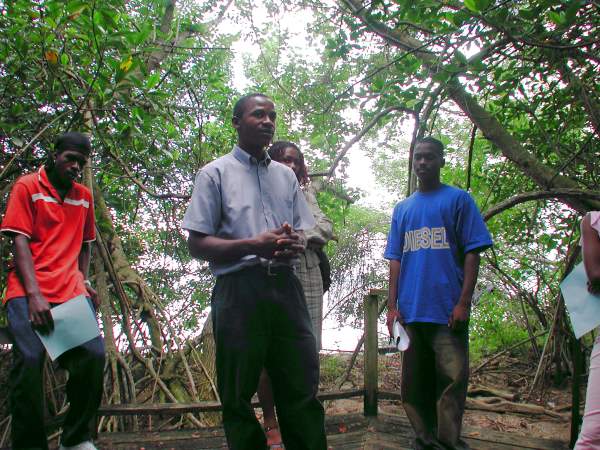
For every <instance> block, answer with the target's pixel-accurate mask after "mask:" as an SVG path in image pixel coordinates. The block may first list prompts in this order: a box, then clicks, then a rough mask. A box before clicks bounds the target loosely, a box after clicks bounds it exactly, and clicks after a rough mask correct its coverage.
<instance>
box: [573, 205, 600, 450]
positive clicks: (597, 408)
mask: <svg viewBox="0 0 600 450" xmlns="http://www.w3.org/2000/svg"><path fill="white" fill-rule="evenodd" d="M581 246H582V249H583V264H584V266H585V271H586V273H587V277H588V291H590V293H592V294H600V211H592V212H589V213H588V214H587V215H586V216H585V217H584V219H583V222H582V223H581ZM592 449H594V450H598V449H600V334H599V335H597V336H596V341H595V342H594V347H593V349H592V355H591V357H590V374H589V377H588V385H587V394H586V397H585V412H584V415H583V425H582V426H581V432H580V433H579V439H577V443H576V444H575V450H592Z"/></svg>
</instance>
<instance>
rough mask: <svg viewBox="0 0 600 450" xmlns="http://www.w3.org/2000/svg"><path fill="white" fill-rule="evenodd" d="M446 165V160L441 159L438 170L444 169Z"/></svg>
mask: <svg viewBox="0 0 600 450" xmlns="http://www.w3.org/2000/svg"><path fill="white" fill-rule="evenodd" d="M445 165H446V159H445V158H442V164H440V168H441V167H444V166H445Z"/></svg>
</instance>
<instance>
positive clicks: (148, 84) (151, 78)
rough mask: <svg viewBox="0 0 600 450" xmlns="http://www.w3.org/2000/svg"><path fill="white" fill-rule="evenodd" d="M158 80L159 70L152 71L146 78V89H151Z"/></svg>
mask: <svg viewBox="0 0 600 450" xmlns="http://www.w3.org/2000/svg"><path fill="white" fill-rule="evenodd" d="M159 81H160V72H154V73H153V74H152V75H150V76H149V77H148V79H147V80H146V87H147V88H148V89H152V88H153V87H155V86H156V85H157V84H158V82H159Z"/></svg>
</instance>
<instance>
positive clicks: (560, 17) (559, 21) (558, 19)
mask: <svg viewBox="0 0 600 450" xmlns="http://www.w3.org/2000/svg"><path fill="white" fill-rule="evenodd" d="M548 17H549V18H550V20H551V21H552V22H554V23H555V24H556V25H558V26H563V25H564V23H565V14H564V13H562V12H561V13H557V12H556V11H548Z"/></svg>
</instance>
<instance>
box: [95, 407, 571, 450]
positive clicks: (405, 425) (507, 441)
mask: <svg viewBox="0 0 600 450" xmlns="http://www.w3.org/2000/svg"><path fill="white" fill-rule="evenodd" d="M325 426H326V430H327V435H328V438H327V439H328V443H329V446H330V447H331V448H332V449H334V450H338V449H339V450H358V449H361V450H362V449H372V450H375V449H377V450H383V449H398V450H404V449H410V448H412V439H413V436H414V434H413V431H412V428H411V426H410V423H409V422H408V419H407V418H406V417H405V416H402V415H397V414H389V413H381V414H379V415H378V416H377V417H369V418H367V417H364V416H363V415H362V414H358V413H354V414H345V415H339V416H330V417H327V418H326V423H325ZM463 438H464V439H465V441H466V442H467V443H468V444H469V445H470V446H471V448H472V449H473V450H510V449H512V450H517V449H521V450H526V449H544V450H546V449H547V450H566V449H567V445H566V443H565V442H561V441H556V440H550V439H537V438H531V437H528V436H521V435H517V434H514V433H501V432H498V431H494V430H487V429H476V428H471V427H465V429H464V432H463ZM225 442H226V441H225V436H224V432H223V429H222V428H220V427H213V428H205V429H201V430H176V431H165V432H145V433H141V432H140V433H103V434H101V435H100V439H99V440H98V447H99V448H102V449H103V450H140V448H142V447H143V448H144V449H145V450H158V449H173V450H205V449H222V448H227V447H226V443H225Z"/></svg>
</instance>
